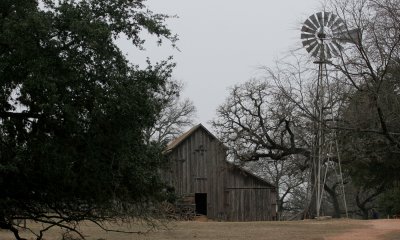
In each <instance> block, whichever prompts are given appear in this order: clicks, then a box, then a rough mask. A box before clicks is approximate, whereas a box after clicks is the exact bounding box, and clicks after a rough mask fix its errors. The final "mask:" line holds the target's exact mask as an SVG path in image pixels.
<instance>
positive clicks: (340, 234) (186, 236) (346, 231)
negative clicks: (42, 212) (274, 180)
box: [0, 219, 400, 240]
mask: <svg viewBox="0 0 400 240" xmlns="http://www.w3.org/2000/svg"><path fill="white" fill-rule="evenodd" d="M30 226H31V227H32V229H33V230H38V229H40V227H41V226H40V225H39V224H35V223H31V224H30ZM110 227H112V226H111V225H110ZM112 228H113V227H112ZM114 229H119V230H123V231H133V230H142V228H141V227H138V226H136V225H135V224H133V225H131V226H114ZM80 230H81V231H82V232H83V233H84V235H85V236H86V239H87V240H100V239H101V240H190V239H195V240H209V239H216V240H250V239H251V240H284V239H295V240H350V239H351V240H372V239H373V240H400V220H370V221H363V220H349V219H341V220H323V221H316V220H305V221H293V222H212V221H208V222H197V221H190V222H172V223H170V224H169V226H168V229H158V230H155V231H151V232H149V233H147V234H140V235H137V234H126V233H118V232H114V233H113V232H104V231H102V230H101V229H99V228H98V227H96V226H95V225H93V224H90V223H84V224H82V225H81V228H80ZM22 235H23V236H24V237H26V238H27V239H29V240H33V239H35V238H34V236H33V235H32V234H30V233H29V232H28V231H22ZM12 239H15V238H14V237H13V236H12V234H10V233H9V232H6V231H0V240H12ZM44 239H46V240H49V239H54V240H60V239H61V230H60V229H52V230H50V231H49V232H47V233H46V234H45V238H44Z"/></svg>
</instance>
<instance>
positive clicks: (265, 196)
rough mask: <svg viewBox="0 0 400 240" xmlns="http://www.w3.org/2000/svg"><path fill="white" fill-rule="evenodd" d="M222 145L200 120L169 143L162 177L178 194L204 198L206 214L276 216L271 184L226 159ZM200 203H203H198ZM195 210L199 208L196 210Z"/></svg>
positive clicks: (246, 217) (230, 218) (252, 217)
mask: <svg viewBox="0 0 400 240" xmlns="http://www.w3.org/2000/svg"><path fill="white" fill-rule="evenodd" d="M226 150H227V148H226V146H224V145H223V144H222V143H221V142H220V141H219V140H218V139H217V138H216V137H215V136H214V135H213V134H211V133H210V132H209V131H208V130H207V129H206V128H205V127H204V126H203V125H201V124H199V125H197V126H195V127H193V128H192V129H190V130H189V131H187V132H186V133H184V134H183V135H181V136H180V137H178V138H177V139H175V140H174V141H172V142H171V143H170V144H168V146H167V148H166V150H165V153H166V154H167V155H168V159H169V164H170V167H169V168H168V170H167V171H166V172H165V174H164V178H165V181H166V182H167V183H168V184H169V185H171V186H173V187H174V189H175V192H176V194H177V195H179V196H187V195H191V196H196V197H195V199H196V201H198V203H197V204H198V205H197V208H201V206H200V205H199V202H200V201H202V202H205V203H204V204H206V206H205V207H206V211H205V212H206V213H207V217H208V218H211V219H216V220H228V221H263V220H273V219H274V218H275V215H276V213H275V211H276V210H275V205H276V203H275V194H276V191H275V189H274V187H273V186H272V185H271V184H269V183H268V182H266V181H264V180H263V179H260V178H258V177H256V176H254V175H252V174H251V173H247V172H246V171H245V170H244V169H241V168H239V167H237V166H235V165H233V164H231V163H229V162H227V160H226ZM201 204H203V203H201ZM198 211H202V210H199V209H198Z"/></svg>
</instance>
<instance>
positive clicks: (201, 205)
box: [195, 193, 207, 216]
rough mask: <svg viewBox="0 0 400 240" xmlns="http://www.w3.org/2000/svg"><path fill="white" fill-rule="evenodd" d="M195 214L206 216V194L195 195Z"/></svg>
mask: <svg viewBox="0 0 400 240" xmlns="http://www.w3.org/2000/svg"><path fill="white" fill-rule="evenodd" d="M195 202H196V214H201V215H206V216H207V193H196V194H195Z"/></svg>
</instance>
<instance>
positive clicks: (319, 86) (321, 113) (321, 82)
mask: <svg viewBox="0 0 400 240" xmlns="http://www.w3.org/2000/svg"><path fill="white" fill-rule="evenodd" d="M301 39H302V44H303V46H304V47H305V49H306V50H307V52H308V53H310V54H311V56H312V57H314V58H315V61H314V63H315V64H318V78H317V81H316V92H315V98H314V110H313V113H314V117H315V121H314V130H315V132H314V144H313V145H314V147H313V151H312V152H313V154H312V155H313V157H312V163H313V164H312V165H313V167H312V174H311V176H313V182H314V184H313V188H312V189H313V190H312V191H313V193H312V194H315V207H316V209H315V210H316V215H317V217H319V216H320V211H321V205H322V199H323V194H324V184H325V181H326V176H327V172H328V170H329V166H330V160H331V156H333V155H334V152H335V156H337V159H338V168H339V174H338V179H339V180H340V183H341V190H342V194H343V202H344V207H345V211H346V216H347V217H348V212H347V204H346V197H345V191H344V184H343V174H342V168H341V161H340V155H339V146H338V142H337V138H336V131H334V130H332V129H330V128H328V127H327V126H326V125H325V120H326V119H327V118H329V117H331V118H332V120H334V110H333V105H332V101H331V100H332V92H331V89H330V87H329V86H330V82H329V74H328V68H327V65H329V64H330V63H331V62H330V59H331V58H333V57H337V56H340V55H341V53H342V51H343V47H342V45H341V44H344V43H349V42H350V43H355V44H358V43H359V41H360V39H361V38H360V31H359V30H358V29H354V30H349V29H348V28H347V26H346V24H345V23H344V21H343V20H342V19H340V18H339V17H338V16H336V15H335V14H333V13H330V12H318V13H316V14H313V15H311V16H310V17H309V18H308V19H307V20H306V21H305V22H304V24H303V26H302V28H301ZM331 168H333V169H334V170H335V173H337V171H336V168H335V167H331Z"/></svg>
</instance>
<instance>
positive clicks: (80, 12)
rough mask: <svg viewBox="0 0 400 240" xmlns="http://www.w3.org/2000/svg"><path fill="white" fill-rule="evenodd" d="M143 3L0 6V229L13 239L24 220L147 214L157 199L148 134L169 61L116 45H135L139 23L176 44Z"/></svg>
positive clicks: (14, 0)
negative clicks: (137, 59) (134, 60)
mask: <svg viewBox="0 0 400 240" xmlns="http://www.w3.org/2000/svg"><path fill="white" fill-rule="evenodd" d="M143 2H144V1H143V0H121V1H113V0H90V1H89V0H81V1H72V0H61V1H50V0H43V1H36V0H4V1H1V2H0V29H1V30H0V31H1V32H0V149H1V151H0V189H1V191H0V228H3V229H8V230H11V231H13V232H14V234H15V236H16V238H19V236H18V229H17V228H16V226H17V225H18V224H17V221H16V220H19V219H32V220H35V221H38V222H43V223H50V224H55V225H65V226H68V225H67V224H71V223H77V222H79V221H82V220H85V219H88V220H92V221H101V220H108V219H116V218H118V217H124V216H132V215H134V216H143V215H144V214H147V213H149V211H148V210H147V207H148V206H147V205H146V203H148V202H150V201H152V202H156V201H157V200H158V199H160V198H161V197H162V194H161V189H162V184H161V182H160V181H159V179H158V177H157V171H156V169H157V168H158V167H159V164H160V162H161V160H162V157H161V154H160V153H161V151H160V149H159V148H158V147H156V146H155V145H154V146H152V145H151V144H146V143H145V141H144V136H143V132H144V130H145V129H147V128H149V127H151V126H152V125H153V124H154V122H155V121H156V118H157V115H158V113H159V111H160V105H161V104H162V98H160V97H157V96H162V95H163V94H165V93H166V92H167V90H166V83H167V82H168V80H169V77H170V74H171V70H172V67H173V64H170V63H168V62H161V63H160V64H156V65H151V64H150V63H149V65H148V66H147V68H145V69H141V68H139V67H138V66H133V65H131V64H130V63H129V62H128V61H127V60H126V59H125V57H124V55H123V53H122V52H121V51H120V49H119V48H118V47H117V46H116V45H115V43H114V39H116V38H118V37H119V36H121V35H122V34H123V35H124V36H127V37H128V38H129V39H130V40H131V41H132V44H134V45H135V46H136V47H138V48H141V46H142V44H143V42H144V40H143V39H142V38H141V37H140V32H142V31H143V30H147V31H148V32H149V33H151V34H155V35H156V36H158V37H159V40H160V42H161V40H162V39H167V40H169V41H171V42H172V43H174V42H175V40H176V37H175V36H174V35H172V34H171V32H170V31H169V30H168V29H167V27H166V26H165V24H164V21H165V20H166V18H168V16H166V15H160V14H154V13H153V12H151V11H150V10H148V9H147V8H146V7H145V5H144V3H143ZM70 230H74V227H73V226H72V227H71V229H70ZM41 237H42V232H40V233H38V239H40V238H41Z"/></svg>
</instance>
